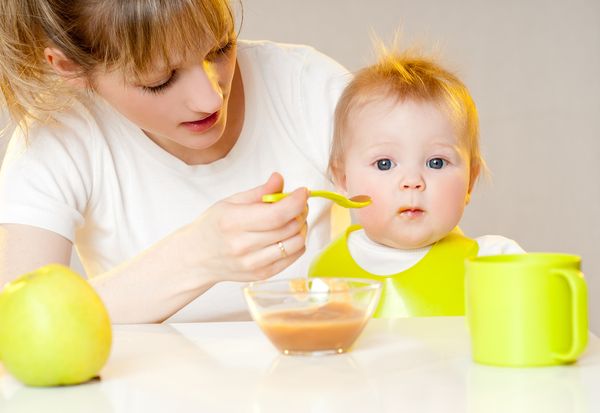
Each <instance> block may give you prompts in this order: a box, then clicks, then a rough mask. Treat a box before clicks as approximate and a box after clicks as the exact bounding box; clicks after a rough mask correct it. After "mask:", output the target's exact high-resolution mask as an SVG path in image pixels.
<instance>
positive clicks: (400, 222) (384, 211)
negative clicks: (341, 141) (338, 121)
mask: <svg viewBox="0 0 600 413" xmlns="http://www.w3.org/2000/svg"><path fill="white" fill-rule="evenodd" d="M346 130H348V135H347V136H346V137H345V139H347V142H348V145H347V151H346V156H345V166H344V168H343V170H342V171H341V172H342V176H341V177H340V178H341V179H340V184H341V185H342V186H343V187H345V189H346V191H347V193H348V194H349V195H350V196H353V195H357V194H366V195H370V196H371V198H372V200H373V203H372V204H371V205H370V206H368V207H365V208H362V209H358V210H356V211H355V213H356V218H357V220H358V223H359V224H360V225H362V226H363V227H364V229H365V231H366V233H367V235H368V236H369V238H371V239H372V240H373V241H376V242H379V243H381V244H384V245H388V246H390V247H395V248H402V249H412V248H421V247H424V246H426V245H429V244H432V243H434V242H436V241H438V240H439V239H441V238H443V237H444V236H445V235H446V234H448V233H449V232H450V231H451V230H452V229H453V228H454V227H455V226H456V225H457V224H458V222H459V221H460V219H461V217H462V214H463V210H464V207H465V205H466V203H467V200H468V192H469V157H468V153H467V151H466V150H465V148H464V147H462V146H461V145H460V142H459V139H458V137H457V135H456V130H455V127H454V124H453V123H452V120H451V119H450V117H449V116H448V114H447V113H446V112H445V111H444V110H443V109H442V108H440V107H439V106H437V105H436V104H435V103H429V102H417V101H412V100H407V101H404V102H395V101H394V100H392V99H384V100H380V101H375V102H372V103H368V104H367V105H366V106H364V107H363V108H361V109H359V110H356V111H355V112H354V115H353V116H351V117H350V118H349V120H348V124H347V129H346Z"/></svg>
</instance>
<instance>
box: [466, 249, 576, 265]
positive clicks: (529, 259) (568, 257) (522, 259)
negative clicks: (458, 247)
mask: <svg viewBox="0 0 600 413" xmlns="http://www.w3.org/2000/svg"><path fill="white" fill-rule="evenodd" d="M544 258H549V259H552V260H554V261H549V262H543V261H540V260H542V259H544ZM466 262H467V263H472V264H497V265H528V264H535V265H539V264H542V265H544V264H548V265H555V264H559V265H560V264H580V263H581V256H579V255H576V254H569V253H562V252H527V253H522V254H496V255H484V256H480V257H470V258H467V259H466Z"/></svg>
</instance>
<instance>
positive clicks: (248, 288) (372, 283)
mask: <svg viewBox="0 0 600 413" xmlns="http://www.w3.org/2000/svg"><path fill="white" fill-rule="evenodd" d="M294 280H302V281H310V280H343V281H352V282H358V283H363V284H364V285H362V286H356V287H351V288H350V289H349V290H345V291H292V290H286V291H281V290H279V291H275V290H269V289H261V290H255V289H253V287H260V286H269V285H275V284H283V283H288V284H289V283H290V281H294ZM382 287H383V283H382V282H381V281H379V280H373V279H370V278H358V277H295V278H282V279H277V280H271V279H268V280H260V281H251V282H249V283H247V284H246V285H244V286H243V290H244V293H245V294H248V295H256V294H261V295H269V296H273V297H275V296H285V295H289V294H310V295H311V296H321V295H331V294H348V293H349V292H353V293H356V292H361V291H369V290H375V291H377V290H379V289H381V288H382Z"/></svg>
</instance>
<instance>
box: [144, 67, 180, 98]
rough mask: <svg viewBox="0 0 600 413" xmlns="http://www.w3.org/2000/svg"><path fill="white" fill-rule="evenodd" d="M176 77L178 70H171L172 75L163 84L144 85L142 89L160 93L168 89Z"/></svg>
mask: <svg viewBox="0 0 600 413" xmlns="http://www.w3.org/2000/svg"><path fill="white" fill-rule="evenodd" d="M176 77H177V72H175V71H173V72H171V75H170V76H169V78H168V79H167V80H165V81H164V82H162V83H161V84H159V85H155V86H142V89H143V90H144V91H145V92H150V93H157V94H158V93H160V92H162V91H164V90H166V89H167V88H168V87H169V86H171V85H172V84H173V82H174V81H175V78H176Z"/></svg>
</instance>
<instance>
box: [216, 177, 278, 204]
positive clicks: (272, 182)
mask: <svg viewBox="0 0 600 413" xmlns="http://www.w3.org/2000/svg"><path fill="white" fill-rule="evenodd" d="M282 191H283V177H282V176H281V174H279V173H278V172H273V173H272V174H271V176H270V177H269V179H267V182H265V183H264V184H262V185H259V186H257V187H255V188H252V189H250V190H248V191H244V192H240V193H237V194H235V195H233V196H231V197H229V198H227V201H229V202H232V203H234V204H250V203H254V202H261V201H262V196H263V195H266V194H273V193H276V192H282Z"/></svg>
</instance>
